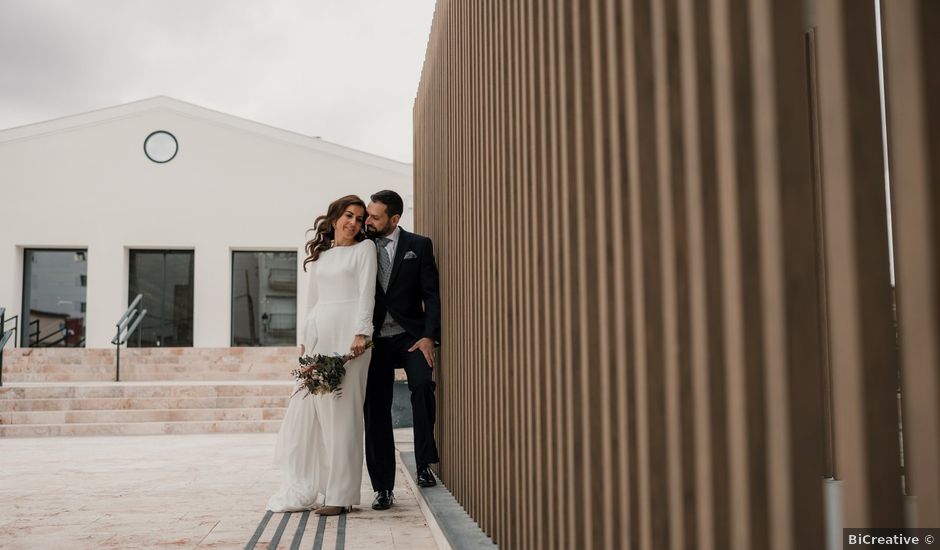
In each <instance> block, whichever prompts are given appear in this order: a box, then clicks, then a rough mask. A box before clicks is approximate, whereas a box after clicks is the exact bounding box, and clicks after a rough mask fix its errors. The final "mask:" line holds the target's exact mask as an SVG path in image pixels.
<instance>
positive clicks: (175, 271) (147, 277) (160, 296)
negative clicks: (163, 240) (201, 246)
mask: <svg viewBox="0 0 940 550" xmlns="http://www.w3.org/2000/svg"><path fill="white" fill-rule="evenodd" d="M129 275H130V281H129V284H128V289H129V291H130V292H129V293H128V298H127V299H128V303H130V302H131V301H133V300H134V298H136V297H137V295H138V294H142V295H143V298H142V299H141V302H140V308H141V309H146V310H147V316H146V317H144V320H143V321H142V322H141V324H140V326H138V327H137V330H138V331H140V335H139V339H140V347H192V345H193V252H192V251H191V250H131V253H130V274H129ZM137 342H138V335H136V334H135V335H132V336H131V337H130V338H128V340H127V344H128V345H129V346H132V347H136V346H137V345H138V344H137Z"/></svg>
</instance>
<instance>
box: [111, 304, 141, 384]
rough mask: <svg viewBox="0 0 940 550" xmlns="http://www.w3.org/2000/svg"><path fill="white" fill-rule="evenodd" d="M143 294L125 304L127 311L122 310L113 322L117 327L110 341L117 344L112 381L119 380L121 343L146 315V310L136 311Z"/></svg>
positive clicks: (138, 338) (138, 336)
mask: <svg viewBox="0 0 940 550" xmlns="http://www.w3.org/2000/svg"><path fill="white" fill-rule="evenodd" d="M143 297H144V295H143V294H138V295H137V297H136V298H134V301H133V302H131V305H129V306H127V311H125V312H124V315H121V318H120V319H118V322H117V323H116V324H115V326H116V327H117V333H116V334H115V335H114V338H113V339H112V340H111V343H112V344H114V345H115V346H117V348H116V353H115V365H114V381H115V382H120V381H121V344H124V343H127V339H128V338H129V337H130V336H131V334H133V333H134V331H135V330H137V326H138V325H140V322H141V321H142V320H143V319H144V317H145V316H146V315H147V310H146V309H145V310H143V311H138V310H137V306H138V304H140V301H141V300H142V299H143ZM137 345H138V346H140V333H139V332H138V333H137Z"/></svg>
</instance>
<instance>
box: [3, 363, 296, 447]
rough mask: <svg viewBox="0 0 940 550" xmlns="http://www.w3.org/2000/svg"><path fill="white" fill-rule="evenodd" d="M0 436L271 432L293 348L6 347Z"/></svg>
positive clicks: (289, 386) (283, 400)
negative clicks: (116, 354)
mask: <svg viewBox="0 0 940 550" xmlns="http://www.w3.org/2000/svg"><path fill="white" fill-rule="evenodd" d="M3 353H4V369H3V370H4V372H3V383H4V385H3V387H0V437H40V436H56V435H67V436H78V435H148V434H197V433H233V432H276V431H277V430H278V428H279V427H280V420H281V418H283V415H284V411H285V410H286V407H287V401H288V398H289V396H290V395H291V393H292V392H293V389H294V383H293V380H292V378H291V376H290V371H291V369H293V368H294V366H295V365H296V357H297V349H296V348H293V347H288V348H218V349H207V348H198V349H197V348H147V349H129V350H122V351H121V382H115V381H114V376H115V367H114V350H103V349H87V350H86V349H74V348H73V349H52V348H42V349H6V350H4V352H3Z"/></svg>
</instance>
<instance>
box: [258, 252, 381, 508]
mask: <svg viewBox="0 0 940 550" xmlns="http://www.w3.org/2000/svg"><path fill="white" fill-rule="evenodd" d="M375 275H376V253H375V244H374V243H373V242H372V241H369V240H365V241H362V242H359V243H357V244H355V245H352V246H339V247H334V248H331V249H329V250H327V251H325V252H323V253H322V254H320V257H319V259H318V260H317V261H315V262H312V263H310V264H307V279H306V284H307V289H308V290H307V299H306V303H305V304H304V306H305V307H304V308H303V309H301V311H303V312H305V313H306V315H305V318H306V322H305V323H304V333H303V335H304V337H303V344H304V346H305V347H306V353H307V354H309V355H312V354H315V353H322V354H333V353H339V354H341V355H345V354H347V353H349V346H350V344H351V343H352V341H353V337H354V336H355V335H356V334H364V335H366V336H369V337H371V336H372V311H373V308H374V305H375ZM371 357H372V350H371V349H368V350H366V352H365V353H364V354H363V355H360V356H359V357H357V358H356V359H353V360H352V361H350V362H349V363H348V364H347V365H346V376H345V378H344V379H343V383H342V395H340V396H339V397H336V396H334V395H332V394H326V395H307V392H306V390H301V391H300V392H298V393H297V394H296V395H294V396H293V397H292V398H291V400H290V402H289V404H288V406H287V412H286V413H285V415H284V421H283V422H282V423H281V429H280V431H279V432H278V434H277V443H276V444H275V447H274V463H275V465H277V467H278V468H279V469H280V470H281V475H282V483H281V488H280V489H279V490H278V492H277V493H275V494H274V496H272V497H271V499H270V500H269V501H268V506H267V509H268V510H270V511H272V512H286V511H297V510H308V509H311V508H313V507H314V506H316V505H321V504H322V505H327V506H350V505H354V504H359V495H360V486H361V484H362V454H363V424H362V404H363V400H364V399H365V393H366V380H367V379H368V374H369V359H370V358H371Z"/></svg>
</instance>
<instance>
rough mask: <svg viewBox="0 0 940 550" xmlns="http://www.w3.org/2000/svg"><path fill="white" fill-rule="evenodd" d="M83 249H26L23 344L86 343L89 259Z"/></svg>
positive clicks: (67, 344)
mask: <svg viewBox="0 0 940 550" xmlns="http://www.w3.org/2000/svg"><path fill="white" fill-rule="evenodd" d="M86 257H87V256H86V253H85V251H84V250H26V251H25V255H24V262H23V309H22V311H23V325H22V326H23V330H22V337H21V339H20V345H22V346H23V347H84V345H85V299H86V298H85V293H86V290H87V289H86V284H87V280H88V278H87V273H88V261H87V259H86Z"/></svg>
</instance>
